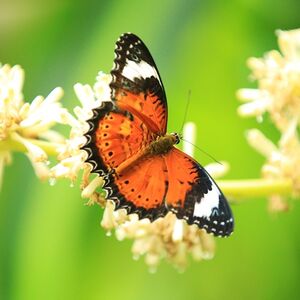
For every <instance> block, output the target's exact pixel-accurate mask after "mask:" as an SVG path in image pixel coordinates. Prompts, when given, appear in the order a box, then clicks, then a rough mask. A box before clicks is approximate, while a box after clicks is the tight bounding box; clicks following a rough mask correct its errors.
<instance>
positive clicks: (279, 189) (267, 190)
mask: <svg viewBox="0 0 300 300" xmlns="http://www.w3.org/2000/svg"><path fill="white" fill-rule="evenodd" d="M217 182H218V185H219V186H220V188H221V189H222V191H223V192H224V194H225V195H227V196H228V197H229V198H234V199H243V198H252V197H265V196H270V195H274V194H276V195H283V196H284V195H286V196H288V195H291V194H292V192H293V184H292V181H291V180H290V179H264V178H261V179H241V180H218V181H217Z"/></svg>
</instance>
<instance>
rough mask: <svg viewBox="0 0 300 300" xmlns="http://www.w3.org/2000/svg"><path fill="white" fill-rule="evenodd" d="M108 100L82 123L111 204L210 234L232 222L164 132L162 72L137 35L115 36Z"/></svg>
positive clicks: (207, 179) (174, 138)
mask: <svg viewBox="0 0 300 300" xmlns="http://www.w3.org/2000/svg"><path fill="white" fill-rule="evenodd" d="M111 76H112V80H111V83H110V89H111V101H104V102H102V104H101V106H100V107H98V108H96V109H94V110H93V117H92V118H91V119H89V120H88V121H87V122H88V124H89V130H88V131H87V132H86V133H85V137H86V139H87V142H86V144H85V145H84V146H83V147H82V149H83V150H85V151H86V153H87V154H88V157H87V159H86V162H88V163H90V164H91V165H92V172H93V173H97V174H98V175H99V176H103V178H104V182H105V183H104V186H103V189H104V190H105V191H106V198H107V199H110V200H113V201H114V203H115V209H116V210H118V209H122V208H123V209H126V211H127V213H128V214H132V213H136V214H137V215H138V216H139V218H140V219H143V218H148V219H150V221H151V222H152V221H154V220H156V219H158V218H160V217H164V216H165V215H166V214H167V213H168V212H173V213H174V214H175V215H176V216H177V218H178V219H184V220H186V222H187V223H188V224H196V225H197V226H198V227H199V228H201V229H204V230H205V231H206V232H207V233H211V234H213V235H215V236H221V237H226V236H229V235H230V234H231V233H232V231H233V227H234V221H233V215H232V212H231V209H230V206H229V204H228V202H227V200H226V198H225V196H224V195H223V193H222V192H221V190H220V189H219V187H218V186H217V184H216V183H215V181H214V180H213V179H212V178H211V176H210V175H209V174H208V173H207V171H206V170H205V169H204V168H203V167H202V166H201V165H200V164H199V163H198V162H197V161H195V160H194V159H193V158H192V157H190V156H189V155H187V154H185V153H184V152H182V151H181V150H179V149H178V148H176V147H175V146H174V145H176V144H178V143H179V142H180V136H179V134H177V133H171V134H168V133H167V118H168V107H167V98H166V94H165V90H164V87H163V83H162V80H161V77H160V75H159V72H158V69H157V67H156V65H155V63H154V60H153V58H152V56H151V54H150V52H149V50H148V49H147V47H146V46H145V44H144V43H143V42H142V40H141V39H140V38H139V37H137V36H136V35H134V34H132V33H125V34H123V35H121V37H120V38H119V39H118V41H117V42H116V48H115V60H114V67H113V69H112V71H111Z"/></svg>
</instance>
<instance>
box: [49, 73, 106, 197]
mask: <svg viewBox="0 0 300 300" xmlns="http://www.w3.org/2000/svg"><path fill="white" fill-rule="evenodd" d="M110 81H111V77H110V75H107V74H104V73H102V72H99V74H98V76H97V80H96V83H95V85H94V87H93V88H92V87H91V86H90V85H88V84H86V85H82V84H80V83H77V84H76V85H75V86H74V90H75V93H76V95H77V97H78V99H79V101H80V103H81V107H79V106H76V107H75V108H74V114H75V116H76V118H73V119H72V124H70V125H71V131H70V136H69V138H68V139H67V140H66V142H65V145H64V146H63V147H62V148H60V150H59V155H58V160H59V161H60V162H59V163H58V164H57V165H56V166H54V167H53V168H52V169H51V173H50V176H51V178H53V179H56V178H61V177H65V178H69V179H70V180H71V181H72V182H74V181H75V179H76V178H77V176H78V174H79V171H80V170H81V169H84V170H85V171H86V172H85V173H84V180H83V185H82V187H83V188H84V187H85V186H86V185H88V184H89V180H88V177H89V171H90V167H89V166H88V165H87V164H84V161H85V159H86V153H85V152H84V151H82V150H80V148H81V146H83V145H84V143H85V142H86V138H85V137H84V133H85V132H86V131H87V130H88V124H87V123H86V120H88V119H90V118H91V117H92V114H93V113H92V109H94V108H96V107H98V106H100V105H101V103H102V101H109V100H110V88H109V83H110ZM97 178H98V180H99V177H97ZM92 194H93V195H92ZM92 194H91V195H89V194H88V195H87V196H88V197H87V198H90V197H94V196H95V195H96V193H92ZM83 195H84V196H86V191H85V193H84V194H83ZM94 200H95V199H94Z"/></svg>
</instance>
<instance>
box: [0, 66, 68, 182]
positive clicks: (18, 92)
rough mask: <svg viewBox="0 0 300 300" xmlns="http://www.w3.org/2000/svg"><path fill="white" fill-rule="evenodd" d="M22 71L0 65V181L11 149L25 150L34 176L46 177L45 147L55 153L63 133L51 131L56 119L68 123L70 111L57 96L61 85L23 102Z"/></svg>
mask: <svg viewBox="0 0 300 300" xmlns="http://www.w3.org/2000/svg"><path fill="white" fill-rule="evenodd" d="M23 82H24V71H23V69H22V68H21V67H20V66H14V67H10V66H9V65H3V66H1V65H0V183H1V180H2V177H3V170H4V166H5V164H7V163H9V162H10V161H11V150H12V149H13V150H15V151H22V152H26V154H27V156H28V157H29V159H30V160H31V163H32V165H33V167H34V170H35V172H36V174H37V176H38V177H39V178H41V179H45V178H48V173H49V169H48V166H47V165H48V153H46V151H45V149H47V150H48V152H49V153H51V154H56V153H57V149H58V147H59V146H60V145H61V144H63V143H64V137H63V136H62V135H60V134H59V133H58V132H56V131H53V130H52V127H53V126H54V125H55V124H56V123H61V124H68V123H69V119H70V118H71V115H70V114H69V113H68V111H67V110H66V109H65V108H63V107H62V105H61V103H60V102H59V100H60V99H61V97H62V95H63V90H62V89H61V88H55V89H54V90H53V91H52V92H51V93H50V94H49V95H48V96H47V97H46V98H44V97H42V96H37V97H36V98H34V99H33V101H32V102H31V103H28V102H24V98H23V94H22V87H23Z"/></svg>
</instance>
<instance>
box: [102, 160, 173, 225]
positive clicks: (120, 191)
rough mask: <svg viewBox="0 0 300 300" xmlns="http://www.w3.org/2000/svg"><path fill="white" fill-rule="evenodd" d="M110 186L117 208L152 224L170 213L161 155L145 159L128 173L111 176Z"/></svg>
mask: <svg viewBox="0 0 300 300" xmlns="http://www.w3.org/2000/svg"><path fill="white" fill-rule="evenodd" d="M106 185H107V186H108V187H111V189H110V194H109V195H108V197H109V198H110V199H113V200H115V202H116V203H117V205H116V206H117V208H126V209H127V211H128V213H137V214H138V215H139V217H140V218H149V219H150V220H151V221H153V220H155V219H157V218H158V217H161V216H164V215H165V214H166V213H167V209H166V206H165V196H166V192H167V188H168V182H167V169H166V166H165V162H164V159H163V157H161V156H154V157H148V158H143V159H141V160H139V161H137V162H136V163H135V164H134V165H133V166H132V167H131V168H129V169H127V170H126V171H125V172H124V173H121V174H112V175H110V176H109V179H108V181H107V183H106ZM105 187H106V186H104V188H105Z"/></svg>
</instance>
